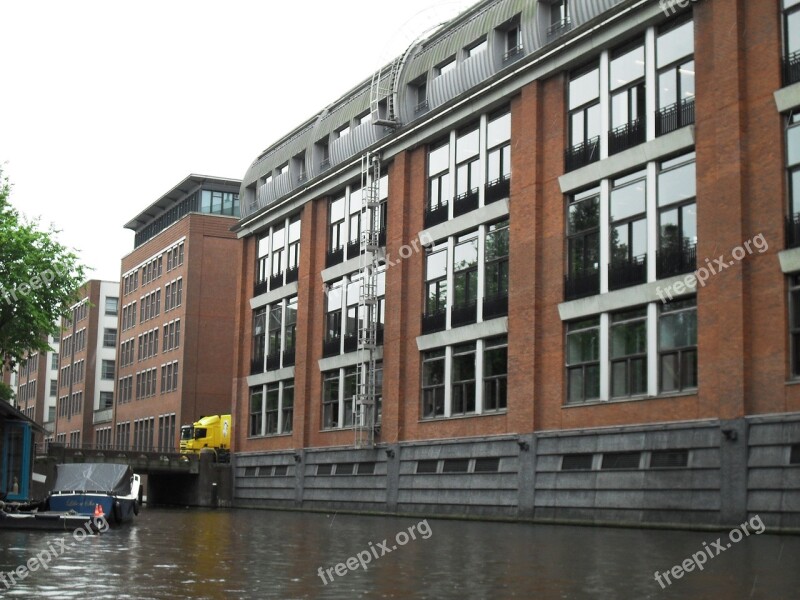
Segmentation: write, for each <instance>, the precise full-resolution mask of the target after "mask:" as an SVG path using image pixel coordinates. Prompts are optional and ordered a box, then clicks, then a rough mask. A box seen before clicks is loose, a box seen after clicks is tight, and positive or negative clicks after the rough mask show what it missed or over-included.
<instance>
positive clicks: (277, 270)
mask: <svg viewBox="0 0 800 600" xmlns="http://www.w3.org/2000/svg"><path fill="white" fill-rule="evenodd" d="M285 244H286V238H285V236H284V229H283V227H276V228H275V229H273V231H272V253H271V266H270V277H280V276H281V275H282V274H283V253H284V250H285V248H284V246H285Z"/></svg>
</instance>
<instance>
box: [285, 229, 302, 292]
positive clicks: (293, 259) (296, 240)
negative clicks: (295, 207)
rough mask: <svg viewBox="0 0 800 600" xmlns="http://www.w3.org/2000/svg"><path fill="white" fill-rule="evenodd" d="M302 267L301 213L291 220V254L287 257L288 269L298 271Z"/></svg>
mask: <svg viewBox="0 0 800 600" xmlns="http://www.w3.org/2000/svg"><path fill="white" fill-rule="evenodd" d="M299 267H300V215H297V216H295V217H292V219H291V221H289V256H288V257H287V264H286V268H287V271H290V272H291V271H297V269H298V268H299ZM287 277H288V275H287Z"/></svg>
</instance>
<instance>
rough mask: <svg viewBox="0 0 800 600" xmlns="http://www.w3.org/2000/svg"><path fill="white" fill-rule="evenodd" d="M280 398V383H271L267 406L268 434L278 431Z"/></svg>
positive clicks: (268, 386) (268, 388) (268, 389)
mask: <svg viewBox="0 0 800 600" xmlns="http://www.w3.org/2000/svg"><path fill="white" fill-rule="evenodd" d="M279 400H280V384H278V383H270V384H269V385H267V406H266V431H265V433H266V435H274V434H276V433H278V402H279Z"/></svg>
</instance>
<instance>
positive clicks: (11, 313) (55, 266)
mask: <svg viewBox="0 0 800 600" xmlns="http://www.w3.org/2000/svg"><path fill="white" fill-rule="evenodd" d="M10 192H11V186H10V184H9V183H8V179H7V178H6V177H5V176H4V175H3V173H2V170H0V357H3V359H4V366H5V368H6V369H11V370H14V369H15V368H16V366H17V364H19V363H21V362H23V361H24V359H25V355H26V352H28V353H33V352H41V353H44V352H46V351H47V350H49V349H50V347H49V345H48V343H47V336H48V335H53V336H58V335H59V326H58V321H59V318H60V317H63V316H66V315H67V314H68V312H69V307H70V305H71V304H73V303H74V302H75V301H76V300H77V290H78V288H79V287H80V285H81V283H82V281H83V277H84V267H83V265H82V264H81V263H80V262H79V260H78V256H77V255H76V254H75V253H74V252H72V251H71V250H69V249H68V248H66V247H64V246H62V245H61V244H60V243H58V242H57V241H56V234H57V233H58V232H57V231H56V230H55V229H53V227H52V226H51V227H50V228H49V229H48V230H41V229H40V228H39V222H38V221H36V220H33V221H29V220H27V219H26V218H25V217H24V216H22V215H20V214H19V212H18V211H17V210H16V209H15V208H14V207H12V206H11V204H10V203H9V201H8V197H9V195H10Z"/></svg>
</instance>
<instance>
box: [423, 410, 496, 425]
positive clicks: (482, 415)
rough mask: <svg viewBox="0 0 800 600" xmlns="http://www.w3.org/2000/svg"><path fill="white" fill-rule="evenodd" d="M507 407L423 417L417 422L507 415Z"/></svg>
mask: <svg viewBox="0 0 800 600" xmlns="http://www.w3.org/2000/svg"><path fill="white" fill-rule="evenodd" d="M507 414H508V409H507V408H506V409H504V410H493V411H489V412H484V413H480V414H478V413H472V414H468V415H451V416H449V417H428V418H424V419H418V420H417V423H420V424H422V423H441V422H442V421H463V420H465V419H478V418H482V417H498V416H501V415H507Z"/></svg>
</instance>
